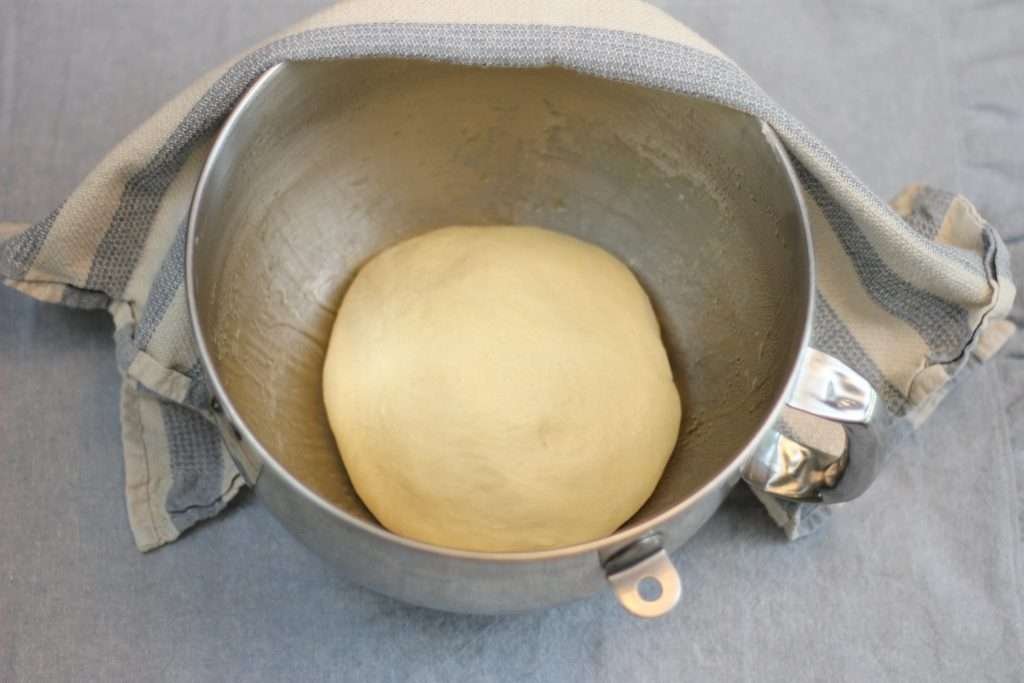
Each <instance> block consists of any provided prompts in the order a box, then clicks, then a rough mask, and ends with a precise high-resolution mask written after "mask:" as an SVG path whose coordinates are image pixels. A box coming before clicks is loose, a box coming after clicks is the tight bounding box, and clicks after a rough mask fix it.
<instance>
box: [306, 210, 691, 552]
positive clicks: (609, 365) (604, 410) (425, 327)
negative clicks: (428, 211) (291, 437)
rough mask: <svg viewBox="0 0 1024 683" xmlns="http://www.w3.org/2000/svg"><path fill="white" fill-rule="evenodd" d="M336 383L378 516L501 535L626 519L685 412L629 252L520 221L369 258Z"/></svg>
mask: <svg viewBox="0 0 1024 683" xmlns="http://www.w3.org/2000/svg"><path fill="white" fill-rule="evenodd" d="M324 400H325V402H326V406H327V416H328V418H329V420H330V424H331V428H332V430H333V432H334V436H335V438H336V439H337V442H338V447H339V449H340V451H341V456H342V459H343V461H344V463H345V467H346V469H347V470H348V474H349V476H350V477H351V479H352V483H353V484H354V485H355V489H356V492H357V493H358V494H359V496H360V497H361V498H362V500H363V502H364V503H365V504H366V506H367V507H368V508H369V509H370V511H371V512H373V514H374V515H375V516H376V517H377V519H378V520H379V521H380V523H381V524H383V525H384V526H385V527H387V528H388V529H390V530H391V531H393V532H395V533H396V534H400V535H402V536H406V537H408V538H412V539H416V540H419V541H424V542H426V543H432V544H435V545H439V546H447V547H451V548H461V549H465V550H478V551H492V552H503V551H528V550H539V549H545V548H556V547H560V546H568V545H572V544H575V543H582V542H585V541H590V540H594V539H597V538H601V537H603V536H606V535H608V534H610V533H612V532H613V531H615V530H616V529H617V528H618V527H619V526H621V525H622V523H623V522H625V521H626V520H627V519H629V518H630V517H631V516H632V515H633V514H634V513H635V512H636V511H637V510H638V509H639V508H640V506H641V505H643V503H644V501H646V500H647V498H648V497H649V496H650V495H651V492H652V491H653V490H654V487H655V485H656V484H657V483H658V479H659V478H660V477H661V473H662V470H663V469H664V467H665V463H666V461H667V460H668V458H669V456H670V454H671V453H672V450H673V448H674V446H675V442H676V438H677V436H678V432H679V422H680V413H681V406H680V400H679V392H678V391H677V389H676V386H675V384H674V383H673V380H672V370H671V368H670V367H669V362H668V356H667V354H666V352H665V348H664V346H663V345H662V341H661V334H660V330H659V328H658V321H657V318H656V317H655V315H654V310H653V309H652V308H651V303H650V300H649V299H648V298H647V295H646V293H645V292H644V290H643V288H641V286H640V284H639V283H638V282H637V280H636V278H635V277H634V276H633V274H632V272H630V270H629V268H627V267H626V266H625V265H623V264H622V263H621V262H620V261H618V260H617V259H615V258H614V257H613V256H611V255H610V254H608V253H607V252H605V251H604V250H602V249H600V248H598V247H595V246H592V245H590V244H587V243H585V242H582V241H580V240H578V239H576V238H574V237H569V236H567V235H564V234H560V233H556V232H551V231H549V230H543V229H541V228H535V227H513V226H502V227H448V228H442V229H439V230H435V231H433V232H429V233H426V234H424V235H420V236H418V237H415V238H413V239H410V240H407V241H405V242H402V243H400V244H398V245H396V246H393V247H391V248H389V249H387V250H385V251H383V252H381V253H380V254H378V255H377V256H376V257H374V258H373V259H372V260H371V261H370V262H369V263H367V264H366V265H365V266H364V267H363V268H362V269H361V270H360V271H359V273H358V275H357V277H356V278H355V280H354V281H353V283H352V285H351V287H350V288H349V290H348V292H347V293H346V295H345V298H344V301H343V302H342V305H341V309H340V310H339V312H338V317H337V320H336V322H335V324H334V329H333V331H332V333H331V339H330V343H329V346H328V350H327V359H326V364H325V367H324Z"/></svg>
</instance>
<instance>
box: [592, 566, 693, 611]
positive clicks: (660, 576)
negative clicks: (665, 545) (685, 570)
mask: <svg viewBox="0 0 1024 683" xmlns="http://www.w3.org/2000/svg"><path fill="white" fill-rule="evenodd" d="M608 581H610V582H611V584H612V588H614V590H615V595H616V597H618V599H619V602H620V603H621V604H622V606H623V607H624V608H626V611H628V612H629V613H630V614H634V615H636V616H638V617H643V618H645V619H652V618H654V617H660V616H661V615H663V614H665V613H666V612H668V611H669V610H670V609H672V608H673V607H675V606H676V605H677V604H679V598H680V596H682V594H683V589H682V583H681V582H680V580H679V572H677V571H676V567H675V565H674V564H672V560H671V558H669V556H668V553H666V552H665V551H664V550H659V551H657V552H656V553H654V554H653V555H650V556H648V557H646V558H644V559H643V560H640V561H639V562H637V563H636V564H634V565H631V566H629V567H627V568H626V569H623V570H621V571H618V572H615V573H614V574H609V575H608ZM645 583H646V584H649V586H650V588H647V586H645ZM645 589H646V590H651V591H652V592H651V593H647V592H646V590H645Z"/></svg>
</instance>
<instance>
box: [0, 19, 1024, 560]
mask: <svg viewBox="0 0 1024 683" xmlns="http://www.w3.org/2000/svg"><path fill="white" fill-rule="evenodd" d="M365 56H374V57H404V58H423V59H433V60H442V61H446V62H453V63H459V64H470V65H487V66H497V67H508V68H514V67H538V66H544V65H555V66H560V67H564V68H568V69H574V70H577V71H579V72H583V73H587V74H592V75H597V76H600V77H605V78H611V79H616V80H620V81H627V82H631V83H635V84H639V85H642V86H647V87H653V88H661V89H667V90H671V91H676V92H680V93H686V94H689V95H695V96H698V97H703V98H707V99H708V100H712V101H714V102H717V103H721V104H724V105H726V106H729V107H733V108H735V109H738V110H741V111H744V112H748V113H751V114H753V115H755V116H757V117H759V118H760V119H762V120H763V121H765V122H767V123H768V124H769V125H770V126H772V127H773V128H774V129H775V131H776V132H777V133H778V135H779V137H780V138H781V139H782V140H783V141H784V143H785V145H786V146H787V148H788V150H789V152H790V155H791V157H792V159H793V161H794V165H795V167H796V168H797V170H798V174H799V177H800V181H801V183H802V184H803V191H804V195H805V198H806V201H807V205H808V207H809V211H810V217H811V222H812V224H813V225H812V229H813V237H814V246H815V259H816V263H817V272H818V281H817V294H816V296H817V312H816V317H815V320H814V332H813V335H814V345H815V346H816V347H817V348H819V349H821V350H823V351H825V352H826V353H829V354H832V355H834V356H836V357H838V358H840V359H842V360H844V361H845V362H846V363H847V364H849V365H850V366H852V367H853V368H854V369H855V370H857V371H858V372H859V373H860V374H861V375H863V376H864V377H865V378H867V379H868V380H869V381H871V382H872V384H873V385H874V386H875V388H876V389H877V390H878V393H879V395H880V396H881V397H882V399H883V400H884V402H885V404H886V405H887V406H888V408H889V410H890V411H892V412H893V413H894V414H895V415H897V416H898V420H897V428H901V429H904V430H907V429H910V428H913V427H916V426H917V425H918V424H920V422H921V421H922V420H923V419H924V418H926V417H927V415H928V414H929V412H930V411H931V410H932V409H933V408H934V406H935V404H936V403H937V402H938V401H939V400H941V398H942V397H943V395H944V394H945V393H946V392H947V391H948V390H949V388H950V386H951V385H952V381H951V380H952V379H953V378H954V377H956V376H957V375H958V373H960V372H962V371H963V370H964V369H965V368H966V367H967V366H970V365H972V364H975V363H977V362H981V361H983V360H985V359H986V358H988V357H989V356H991V355H992V354H993V353H994V352H995V351H996V350H997V349H998V348H999V347H1000V346H1001V345H1002V344H1003V342H1005V341H1006V339H1007V338H1008V337H1009V335H1010V334H1012V332H1013V329H1014V328H1013V325H1012V324H1011V323H1009V322H1008V321H1006V320H1005V315H1006V313H1007V312H1008V310H1009V307H1010V304H1011V302H1012V300H1013V297H1014V293H1015V292H1014V286H1013V283H1012V279H1011V275H1010V271H1009V263H1008V257H1007V250H1006V247H1005V246H1004V245H1003V243H1002V241H1001V239H1000V238H999V236H998V234H997V233H996V232H995V230H993V229H992V227H991V226H990V225H988V223H986V222H985V220H984V219H982V218H981V216H979V215H978V212H977V211H976V210H975V208H974V207H973V206H972V205H971V204H970V203H969V202H968V201H967V200H966V199H964V198H963V197H960V196H956V195H953V194H950V193H948V192H943V191H941V190H936V189H932V188H928V187H921V186H916V187H911V188H910V189H908V190H906V191H905V192H904V193H902V194H901V195H900V196H899V197H897V198H896V199H895V200H894V201H893V202H892V204H891V205H887V204H885V203H884V202H882V201H881V200H879V199H878V198H877V197H876V196H875V195H874V194H872V192H871V191H870V190H868V188H866V187H865V186H864V185H863V184H862V183H861V182H860V181H859V180H857V178H855V177H854V176H853V175H851V174H850V172H849V171H848V170H847V169H846V168H845V167H844V166H843V164H841V163H840V162H839V160H837V159H836V158H835V157H834V156H833V155H832V153H831V152H829V150H827V149H826V148H825V147H824V146H823V145H822V144H821V143H820V142H819V141H818V140H817V139H816V138H815V137H814V136H813V135H811V133H810V132H808V131H807V130H806V129H805V128H804V127H803V126H802V125H801V124H800V122H798V121H797V120H795V119H794V118H793V117H792V116H790V115H789V114H788V113H787V112H786V111H784V110H783V109H781V108H780V107H779V106H778V105H777V104H776V103H775V102H774V101H772V99H771V98H770V97H768V96H767V95H766V94H765V93H764V92H763V91H762V90H761V89H760V88H759V87H758V86H757V84H756V83H754V82H753V80H751V78H750V77H749V76H748V75H747V74H746V73H744V71H743V70H742V69H741V68H740V67H738V66H737V65H736V64H735V63H733V62H732V61H731V60H730V59H729V58H728V57H726V56H724V55H723V54H721V53H720V52H719V51H718V50H717V49H715V48H714V47H713V46H711V45H710V44H708V43H707V42H706V41H704V40H703V39H702V38H700V37H699V36H698V35H696V34H695V33H693V32H692V31H691V30H689V29H688V28H687V27H685V26H683V25H682V24H680V23H678V22H676V21H674V20H672V19H671V18H670V17H668V16H667V15H665V14H663V13H661V12H660V11H658V10H656V9H654V8H652V7H650V6H648V5H645V4H642V3H640V2H638V1H637V0H588V1H586V2H584V1H565V2H559V3H551V2H549V1H547V0H495V1H494V2H487V3H482V2H477V1H476V0H444V1H441V0H436V1H434V2H430V1H425V0H387V1H381V0H350V1H349V2H345V3H342V4H339V5H337V6H335V7H333V8H331V9H328V10H326V11H324V12H322V13H320V14H318V15H316V16H314V17H311V18H310V19H308V20H306V21H304V22H302V23H300V24H298V25H296V26H294V27H292V28H291V29H289V30H287V31H285V32H284V33H282V34H280V35H278V36H275V37H273V38H272V39H270V40H268V41H266V42H264V43H263V44H261V45H259V46H257V47H255V48H254V49H253V50H251V51H250V52H248V53H247V54H245V55H243V56H241V57H240V58H238V59H236V60H233V61H232V62H230V63H228V64H226V65H223V66H221V67H219V68H217V69H215V70H214V71H212V72H211V73H209V74H207V75H205V76H203V77H202V78H200V79H199V80H198V81H197V82H196V83H195V84H193V85H192V86H191V87H189V88H188V89H186V90H185V91H184V92H183V93H181V94H180V95H179V96H177V97H176V98H175V99H174V100H172V101H171V102H169V103H168V104H167V105H166V106H164V107H163V108H162V109H161V110H160V111H159V112H158V113H157V114H156V115H154V116H153V117H152V118H151V119H150V120H149V121H147V122H146V123H145V124H143V125H142V127H141V128H139V129H138V130H136V131H135V132H134V133H132V134H131V135H130V136H129V137H128V138H127V139H125V140H124V141H123V142H122V143H121V144H120V145H118V146H117V147H116V148H115V149H114V150H113V151H112V152H111V153H110V154H109V155H108V156H107V157H106V158H105V159H104V160H103V161H102V162H101V163H100V164H99V166H97V168H96V169H95V170H94V171H93V172H92V173H91V174H90V175H89V176H88V177H87V178H86V179H85V180H84V181H83V182H82V184H81V186H80V187H79V188H78V189H77V190H76V191H75V192H74V193H73V194H72V195H71V196H70V197H69V198H68V199H67V200H66V201H65V202H64V204H63V205H62V206H60V207H59V208H57V209H56V210H55V211H54V212H53V213H52V214H50V215H49V216H47V217H46V218H44V219H43V220H41V221H39V222H38V223H35V224H34V225H12V224H3V225H0V277H2V278H3V279H4V282H5V283H6V284H8V285H10V286H11V287H15V288H17V289H19V290H21V291H23V292H25V293H27V294H29V295H31V296H33V297H36V298H37V299H40V300H42V301H49V302H56V303H63V304H65V305H68V306H75V307H79V308H102V309H106V310H107V311H109V312H110V313H111V314H112V315H113V318H114V322H115V329H116V332H115V341H116V353H117V362H118V367H119V368H120V371H121V373H122V376H123V382H122V387H121V392H122V393H121V395H122V399H121V411H122V415H121V419H122V431H123V443H124V460H125V472H126V495H127V502H128V513H129V520H130V524H131V528H132V531H133V532H134V535H135V540H136V543H137V544H138V546H139V548H141V549H143V550H148V549H150V548H155V547H157V546H160V545H162V544H165V543H168V542H170V541H173V540H174V539H175V538H177V537H178V536H179V535H180V534H181V533H182V532H183V531H184V530H185V529H187V528H189V527H190V526H192V525H193V524H195V523H196V522H198V521H199V520H202V519H204V518H208V517H210V516H212V515H216V514H217V513H218V512H219V511H220V510H222V509H223V508H224V506H225V505H227V504H228V502H229V501H230V500H231V499H232V498H233V497H234V496H235V494H236V493H237V492H238V491H239V489H240V487H241V486H242V485H243V483H242V480H241V477H240V476H239V474H238V472H237V470H236V469H235V467H234V464H233V463H232V461H231V459H230V457H228V455H227V453H226V452H225V450H224V448H223V446H222V444H221V441H220V438H219V432H218V431H217V430H216V428H215V427H214V426H213V425H212V423H211V422H210V421H209V419H208V417H209V415H208V412H207V411H208V410H209V403H210V392H209V389H208V386H207V384H206V381H205V380H204V377H203V373H202V370H201V367H200V365H199V362H198V359H197V355H196V349H195V346H194V343H193V339H192V336H191V333H190V330H189V326H188V311H187V307H186V303H185V291H184V285H183V276H184V247H185V215H186V211H187V208H188V203H189V199H190V195H191V191H192V188H193V187H194V185H195V182H196V178H197V176H198V173H199V170H200V167H201V165H202V163H203V160H204V158H205V157H206V154H207V152H208V150H209V147H210V143H211V140H212V136H213V134H214V133H215V132H216V130H217V128H218V125H219V124H220V123H221V121H222V120H223V119H224V117H225V116H226V115H227V114H228V112H229V111H230V110H231V107H232V105H233V104H234V102H235V101H236V100H237V99H238V98H239V96H240V95H241V94H242V93H243V92H244V91H245V89H246V87H247V86H248V85H249V84H250V83H251V82H252V81H253V80H254V79H255V78H256V77H258V76H259V75H260V74H261V73H262V72H264V71H265V70H266V69H267V68H269V67H270V66H272V65H274V64H276V63H278V62H280V61H283V60H323V59H346V58H354V57H365ZM854 87H855V85H854ZM784 420H785V425H782V426H781V427H780V428H782V429H783V430H784V431H786V432H788V433H795V434H796V435H798V436H800V437H801V438H804V439H805V440H810V441H812V442H814V441H815V439H820V438H821V437H820V436H819V435H818V432H819V431H820V430H818V429H817V427H816V426H815V425H814V424H810V423H808V422H807V419H806V418H804V417H801V415H800V414H795V413H793V412H790V413H787V414H786V415H785V416H784ZM826 440H827V439H826ZM818 445H824V444H818ZM765 503H766V505H767V506H768V510H769V512H770V513H771V515H772V516H773V518H775V519H776V521H778V522H779V524H780V525H782V526H783V527H784V528H785V530H786V533H787V534H788V535H789V536H790V537H791V538H795V537H798V536H800V535H802V534H805V533H808V532H810V531H811V530H813V529H814V528H816V527H818V526H820V525H821V523H822V521H823V519H824V518H825V517H826V516H827V514H828V511H827V508H825V507H823V506H813V505H802V504H801V505H798V504H790V503H780V502H779V501H776V500H774V499H765Z"/></svg>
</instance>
